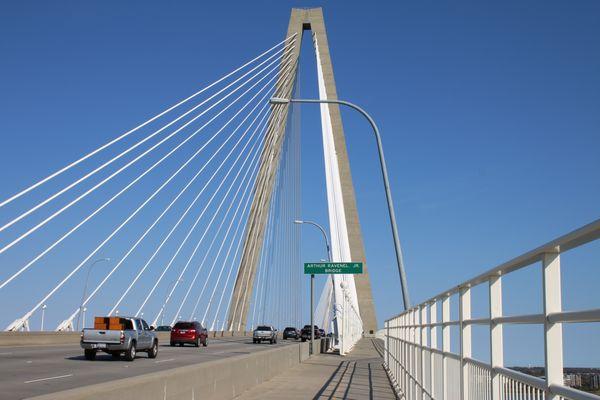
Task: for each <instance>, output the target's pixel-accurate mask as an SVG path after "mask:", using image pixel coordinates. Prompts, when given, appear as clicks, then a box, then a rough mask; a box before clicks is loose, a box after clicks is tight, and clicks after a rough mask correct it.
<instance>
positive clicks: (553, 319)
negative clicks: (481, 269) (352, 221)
mask: <svg viewBox="0 0 600 400" xmlns="http://www.w3.org/2000/svg"><path fill="white" fill-rule="evenodd" d="M599 238H600V219H599V220H596V221H594V222H592V223H591V224H588V225H586V226H583V227H581V228H579V229H577V230H575V231H573V232H571V233H568V234H567V235H564V236H562V237H560V238H558V239H555V240H553V241H551V242H549V243H547V244H545V245H543V246H540V247H538V248H536V249H534V250H531V251H529V252H527V253H525V254H523V255H521V256H519V257H517V258H515V259H513V260H511V261H508V262H506V263H504V264H501V265H499V266H497V267H495V268H492V269H491V270H488V271H487V272H485V273H483V274H481V275H479V276H477V277H475V278H473V279H471V280H468V281H466V282H463V283H461V284H460V285H458V286H455V287H453V288H452V289H450V290H448V291H445V292H443V293H440V294H438V295H437V296H434V297H432V298H430V299H429V300H427V301H425V302H423V303H421V304H419V305H417V306H414V307H412V308H411V309H409V310H407V311H405V312H403V313H401V314H399V315H397V316H396V317H393V318H391V319H389V320H387V321H386V322H385V328H384V332H385V353H384V365H385V367H386V370H387V372H388V375H389V377H390V379H391V380H392V382H393V384H394V385H395V388H396V390H397V392H398V394H399V395H400V397H401V398H403V399H406V400H413V399H418V400H421V399H444V400H454V399H457V400H460V399H463V400H541V399H543V400H562V399H569V400H592V399H595V400H598V399H600V396H596V395H594V394H590V393H585V392H582V391H579V390H576V389H573V388H570V387H567V386H565V385H564V382H563V335H562V326H563V324H566V323H579V322H600V308H597V309H588V310H581V311H563V310H562V304H561V297H562V291H561V273H560V255H561V254H562V253H564V252H566V251H568V250H571V249H574V248H576V247H579V246H581V245H584V244H586V243H589V242H592V241H595V240H597V239H599ZM538 262H541V265H542V276H541V278H542V296H543V299H542V300H543V312H542V313H541V314H528V315H516V316H506V315H503V313H502V277H503V276H505V275H506V274H509V273H511V272H514V271H516V270H519V269H522V268H525V267H528V266H532V265H535V264H536V263H538ZM482 284H487V285H488V300H489V317H486V318H471V289H472V288H473V287H475V286H477V285H482ZM455 294H456V295H458V316H459V317H458V320H451V319H450V296H452V295H455ZM438 307H441V317H442V319H441V321H438V319H437V318H438ZM506 324H539V325H543V326H544V364H545V365H544V366H545V371H546V378H545V379H541V378H538V377H534V376H531V375H527V374H523V373H521V372H518V371H515V370H511V369H508V368H505V367H504V349H503V347H504V343H503V326H504V325H506ZM473 325H487V326H489V329H490V335H489V337H490V342H489V343H490V363H489V364H488V363H484V362H481V361H478V360H475V359H473V358H472V352H471V346H472V340H471V328H472V326H473ZM453 326H455V327H457V328H458V335H459V337H458V343H459V350H458V353H456V352H451V351H450V339H451V337H450V332H451V328H452V327H453Z"/></svg>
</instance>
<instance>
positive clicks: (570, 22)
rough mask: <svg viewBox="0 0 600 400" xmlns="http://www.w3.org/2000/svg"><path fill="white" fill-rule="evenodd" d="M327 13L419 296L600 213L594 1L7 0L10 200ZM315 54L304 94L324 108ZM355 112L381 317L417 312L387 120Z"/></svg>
mask: <svg viewBox="0 0 600 400" xmlns="http://www.w3.org/2000/svg"><path fill="white" fill-rule="evenodd" d="M315 5H318V6H323V7H324V10H325V18H326V25H327V29H328V34H329V42H330V46H331V53H332V57H333V64H334V71H335V75H336V81H337V86H338V93H339V95H340V97H341V98H344V99H348V100H351V101H354V102H357V103H359V104H361V105H362V106H364V107H365V108H366V109H367V110H369V111H370V112H371V113H372V114H373V116H374V117H375V119H376V120H377V121H378V123H379V125H380V128H381V130H382V134H383V140H384V145H385V148H386V152H387V153H386V155H387V159H388V165H389V168H390V178H391V184H392V190H393V194H394V197H395V200H396V208H397V210H396V211H397V214H398V222H399V228H400V234H401V239H402V242H403V246H404V250H405V260H406V266H407V273H408V281H409V285H410V291H411V295H412V298H413V301H414V302H418V301H421V300H425V299H427V298H429V297H430V296H432V295H434V294H436V293H438V292H440V291H442V290H444V289H445V288H447V287H449V286H451V285H454V284H456V283H459V282H460V281H462V280H464V279H467V278H469V277H471V276H473V275H476V274H478V273H480V272H482V271H483V270H485V269H488V268H491V267H493V266H495V265H497V264H499V263H500V262H503V261H506V260H508V259H510V258H512V257H514V256H517V255H519V254H520V253H522V252H524V251H526V250H528V249H530V248H532V247H534V246H536V245H538V244H541V243H544V242H546V241H548V240H550V239H553V238H554V237H556V236H559V235H561V234H563V233H565V232H567V231H569V230H572V229H574V228H577V227H579V226H581V225H583V224H586V223H588V222H591V221H592V220H594V219H596V218H598V217H600V212H599V211H600V208H599V206H598V205H599V204H600V180H599V175H598V172H599V171H600V4H599V3H598V2H596V1H578V2H556V1H550V2H548V1H539V2H522V1H510V2H499V3H493V2H478V1H473V2H452V3H445V4H442V3H439V2H429V1H427V2H418V4H413V3H408V2H387V3H385V4H379V5H377V6H375V5H373V3H368V2H352V1H344V2H342V1H339V2H323V3H319V4H315V3H302V2H300V4H299V2H284V1H280V2H261V1H253V2H239V4H226V3H225V2H217V3H214V2H178V3H176V4H175V3H165V2H147V1H144V2H142V1H137V2H126V3H124V2H117V1H108V2H95V3H91V2H86V3H85V4H83V3H81V2H75V1H73V2H60V1H59V2H52V3H46V2H36V3H33V2H20V3H14V2H13V3H11V4H8V3H7V4H4V5H3V6H2V11H1V12H0V54H1V58H0V137H1V140H2V142H1V143H2V145H1V146H0V182H1V185H0V197H1V198H6V197H8V196H9V195H11V194H13V193H15V192H17V191H18V190H19V189H20V188H23V187H25V186H27V185H28V184H29V183H31V182H33V181H35V180H36V179H37V178H40V177H42V176H43V175H44V174H45V173H46V172H47V171H49V170H55V169H57V168H58V167H60V166H62V165H64V164H65V163H67V162H68V161H69V160H74V159H76V158H77V157H78V156H79V155H81V154H83V152H84V151H85V150H88V149H92V148H95V147H96V146H98V145H99V144H101V143H104V142H105V141H106V140H107V139H109V138H112V137H114V136H116V135H117V134H118V133H120V132H123V131H124V130H125V129H127V128H130V127H132V126H135V125H136V124H137V123H139V122H141V121H143V120H145V119H146V118H148V117H150V116H151V115H153V114H155V113H156V112H158V111H159V110H162V109H163V108H164V107H165V106H167V105H170V104H172V103H174V102H175V101H177V100H179V99H181V98H183V97H185V96H187V95H189V94H191V93H192V92H193V91H195V90H196V89H197V88H199V87H201V86H202V85H203V84H205V83H206V82H210V81H211V80H213V79H215V78H217V77H218V76H220V75H222V73H223V72H224V71H228V70H230V69H231V68H232V67H235V66H237V65H239V64H240V63H241V62H242V61H244V60H246V59H249V58H251V57H253V56H254V55H255V54H257V53H258V52H259V51H261V50H262V49H265V48H267V47H269V46H270V45H272V44H274V43H276V42H277V41H279V40H281V39H282V38H283V35H284V33H285V29H286V27H287V22H288V17H289V11H290V8H291V7H293V6H315ZM307 42H308V41H307ZM305 44H306V43H305ZM304 50H305V51H304V52H303V61H302V66H301V70H302V74H301V82H302V93H303V94H304V95H306V96H314V95H315V94H316V81H315V70H314V59H312V58H311V53H310V43H308V46H305V48H304ZM343 118H344V125H345V130H346V136H347V143H348V147H349V154H350V158H351V163H352V168H353V170H352V171H353V176H354V183H355V188H356V192H357V200H358V207H359V214H360V218H361V223H362V226H363V233H364V237H365V244H366V251H367V259H368V263H369V266H370V269H371V279H372V283H373V289H374V296H375V301H376V305H377V314H378V318H379V321H380V323H382V321H383V320H384V319H385V318H386V317H389V316H391V315H394V314H396V313H397V312H398V311H400V309H401V302H400V295H399V292H398V291H399V284H398V279H397V273H396V267H395V264H394V256H393V254H394V253H393V248H392V243H391V239H390V231H389V228H388V220H387V214H386V212H385V207H384V205H385V199H384V195H383V191H382V185H381V181H380V173H379V170H378V164H377V158H376V152H375V148H374V143H373V141H372V138H371V136H370V131H369V127H368V126H367V125H366V123H365V122H364V121H362V120H361V119H360V117H358V116H356V115H355V114H353V113H351V112H348V111H345V112H344V114H343ZM302 127H303V165H304V167H303V168H304V169H303V176H304V182H303V183H304V185H303V186H304V187H303V210H304V216H305V218H307V219H308V218H311V219H314V220H320V221H326V206H325V202H324V201H325V192H324V187H323V184H324V179H323V175H322V174H323V173H322V163H323V161H322V150H321V147H320V146H321V144H320V137H319V135H320V133H319V120H318V112H317V110H316V108H310V107H304V108H303V111H302ZM303 237H304V242H303V243H304V249H303V256H304V258H306V259H310V260H312V259H315V258H321V257H322V255H321V252H320V250H321V243H320V241H319V237H318V236H317V235H316V234H314V235H313V234H312V233H310V232H304V235H303ZM599 250H600V246H599V245H598V244H594V245H590V246H587V247H586V248H585V249H582V251H580V252H578V253H577V254H574V255H573V256H572V257H571V256H567V257H565V261H564V263H563V264H564V267H563V276H564V278H565V279H564V285H563V286H564V288H563V292H564V294H563V302H564V305H565V308H568V309H581V308H591V307H598V306H599V305H598V302H597V300H598V296H597V289H598V287H599V283H600V274H599V273H598V271H599V267H600V265H599V264H600V262H599V258H598V256H599V255H600V251H599ZM0 262H2V263H6V262H8V261H6V260H2V261H0ZM539 273H540V272H539V267H535V268H532V269H531V270H530V271H524V272H522V273H519V275H518V276H516V277H515V278H511V279H507V282H506V284H505V286H506V289H505V294H506V295H507V297H509V298H508V299H507V300H506V305H505V309H506V312H507V313H508V314H516V313H521V312H536V311H537V310H539V309H540V304H541V303H540V302H539V293H540V292H539V291H540V289H539V283H540V282H539V279H538V278H539ZM3 276H4V274H3ZM39 279H40V280H43V279H44V276H43V275H42V276H40V277H39ZM15 290H16V289H15ZM20 290H23V288H22V287H21V289H20ZM30 290H31V291H33V292H34V293H32V296H33V297H38V296H36V294H39V292H36V286H33V287H31V288H30ZM9 293H11V292H9ZM482 293H483V292H482ZM13 295H15V293H12V294H11V296H13ZM480 297H481V298H482V296H480ZM2 299H3V305H4V306H6V304H7V303H6V302H8V304H9V306H14V307H16V308H18V307H19V305H18V304H10V298H8V299H7V298H4V297H2ZM3 308H5V307H3ZM483 310H485V306H484V307H480V308H479V311H480V312H481V313H483ZM49 313H50V310H49ZM10 317H12V315H11V316H10ZM58 318H59V315H58V314H55V319H58ZM8 319H9V316H5V315H0V322H1V323H2V327H3V326H4V325H5V324H6V323H7V322H10V321H8ZM599 333H600V331H599V330H598V329H597V327H593V326H588V325H585V326H580V327H577V328H568V329H566V333H565V336H566V337H567V338H568V344H567V346H566V348H565V357H566V360H567V364H568V365H591V366H599V365H600V350H599V349H600V346H599V345H598V338H599V337H600V335H599ZM505 335H506V342H507V345H508V346H510V347H511V349H512V350H511V351H509V352H508V353H507V361H506V362H507V364H528V363H531V364H539V362H540V360H541V356H542V351H543V349H542V344H541V334H540V331H539V330H538V329H529V328H507V330H506V334H505ZM481 337H483V335H481ZM480 343H484V341H483V340H481V341H480ZM477 352H480V354H477ZM483 353H485V346H484V345H483V344H482V345H480V346H479V347H477V348H476V356H480V358H484V359H485V358H486V356H485V354H483Z"/></svg>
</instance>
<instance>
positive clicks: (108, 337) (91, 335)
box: [83, 329, 121, 344]
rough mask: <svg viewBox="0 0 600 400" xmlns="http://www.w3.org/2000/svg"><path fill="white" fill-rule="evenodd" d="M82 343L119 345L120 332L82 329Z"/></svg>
mask: <svg viewBox="0 0 600 400" xmlns="http://www.w3.org/2000/svg"><path fill="white" fill-rule="evenodd" d="M83 342H84V343H112V344H119V343H121V331H116V330H108V329H107V330H104V329H84V330H83Z"/></svg>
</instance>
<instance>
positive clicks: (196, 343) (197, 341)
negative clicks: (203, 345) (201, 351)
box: [194, 338, 200, 347]
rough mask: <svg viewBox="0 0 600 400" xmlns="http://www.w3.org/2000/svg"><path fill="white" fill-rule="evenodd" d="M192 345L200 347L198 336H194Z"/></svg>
mask: <svg viewBox="0 0 600 400" xmlns="http://www.w3.org/2000/svg"><path fill="white" fill-rule="evenodd" d="M194 346H196V347H200V338H196V341H195V342H194Z"/></svg>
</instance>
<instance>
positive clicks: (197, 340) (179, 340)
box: [171, 321, 208, 347]
mask: <svg viewBox="0 0 600 400" xmlns="http://www.w3.org/2000/svg"><path fill="white" fill-rule="evenodd" d="M185 343H190V344H193V345H194V346H196V347H199V346H200V344H202V346H204V347H206V345H207V344H208V332H207V331H206V328H204V327H203V326H202V324H201V323H200V322H198V321H191V322H186V321H179V322H177V323H176V324H175V326H174V327H173V329H171V346H175V345H176V344H178V345H179V346H183V345H184V344H185Z"/></svg>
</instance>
